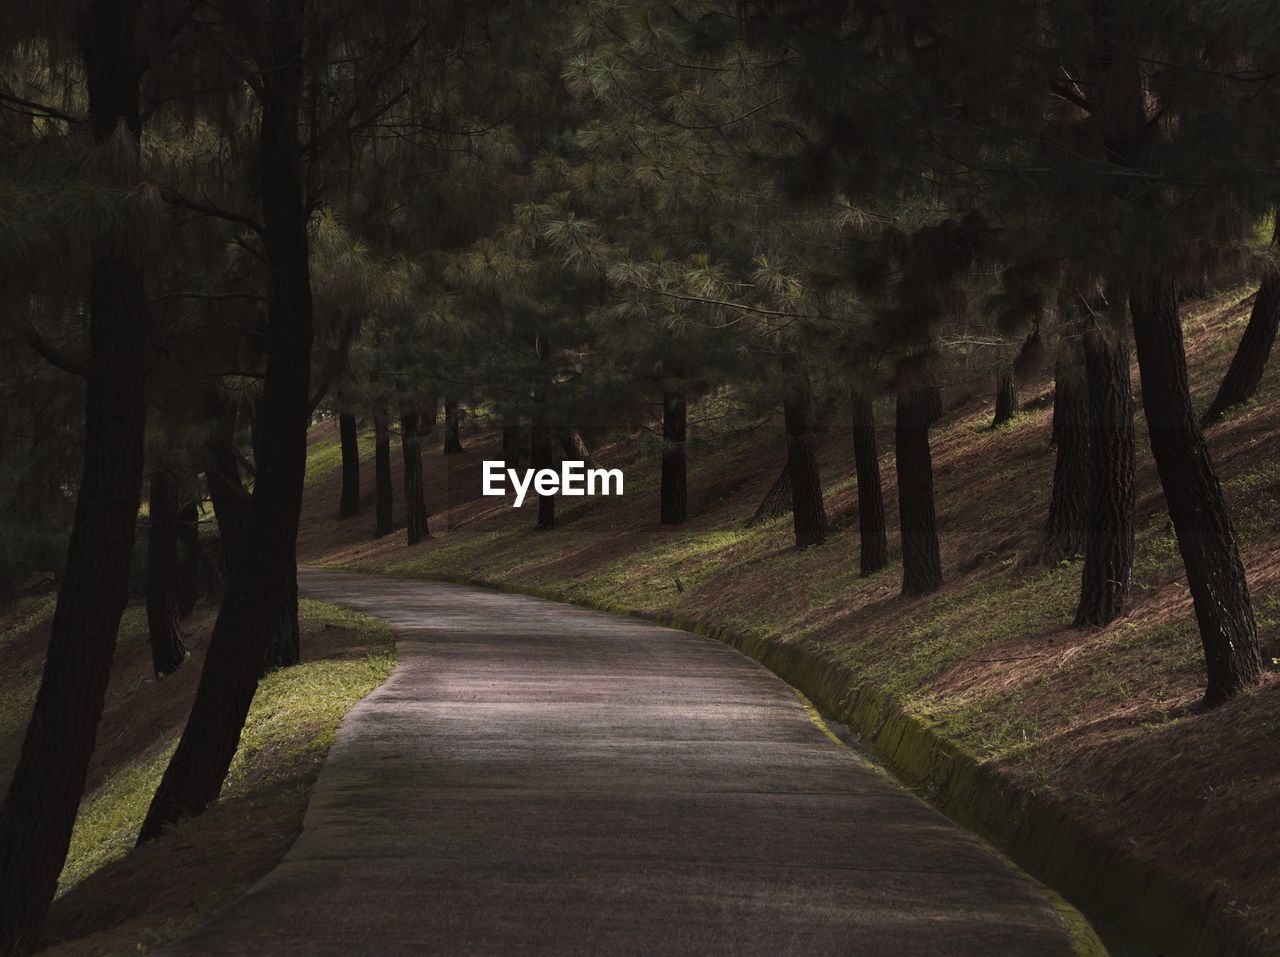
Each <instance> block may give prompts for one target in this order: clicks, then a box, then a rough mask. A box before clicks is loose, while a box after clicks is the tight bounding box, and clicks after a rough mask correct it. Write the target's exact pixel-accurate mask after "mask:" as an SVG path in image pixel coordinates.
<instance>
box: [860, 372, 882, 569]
mask: <svg viewBox="0 0 1280 957" xmlns="http://www.w3.org/2000/svg"><path fill="white" fill-rule="evenodd" d="M853 462H854V469H855V471H856V473H857V478H858V536H859V556H858V559H859V569H860V571H861V573H862V574H863V575H870V574H872V573H874V572H878V571H879V570H880V569H882V568H884V566H885V565H887V564H888V563H889V538H888V534H887V533H886V531H885V521H884V490H883V488H882V487H881V485H880V452H879V450H878V449H877V447H876V417H875V407H874V406H873V405H872V404H871V400H870V399H868V398H867V397H866V396H864V395H862V394H861V393H860V392H857V391H856V390H855V391H854V392H853Z"/></svg>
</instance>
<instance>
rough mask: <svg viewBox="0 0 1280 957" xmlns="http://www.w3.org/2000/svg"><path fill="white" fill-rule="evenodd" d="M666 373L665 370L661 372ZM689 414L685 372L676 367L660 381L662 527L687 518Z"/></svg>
mask: <svg viewBox="0 0 1280 957" xmlns="http://www.w3.org/2000/svg"><path fill="white" fill-rule="evenodd" d="M664 371H666V370H664ZM688 419H689V417H688V410H687V407H686V402H685V381H684V370H683V369H681V368H680V367H679V366H678V365H676V364H675V363H672V364H671V368H670V371H669V372H667V374H666V375H664V376H663V379H662V486H661V489H660V491H659V498H660V502H659V513H660V516H661V522H662V524H663V525H679V524H680V523H681V522H683V521H684V520H685V518H687V517H688V512H689V479H688V455H687V448H686V444H685V443H686V441H687V439H688Z"/></svg>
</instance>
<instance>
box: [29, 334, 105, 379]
mask: <svg viewBox="0 0 1280 957" xmlns="http://www.w3.org/2000/svg"><path fill="white" fill-rule="evenodd" d="M21 331H22V340H23V341H24V342H25V343H26V344H27V345H29V346H30V347H31V348H32V349H34V350H35V351H36V352H37V353H39V354H40V357H41V358H43V359H44V360H45V361H46V362H48V363H49V364H50V365H53V366H57V367H58V368H59V369H61V370H62V371H63V372H69V373H71V374H72V375H78V376H84V377H85V378H86V379H87V378H88V377H89V376H90V375H92V374H93V366H92V364H91V363H90V362H88V361H87V360H83V359H76V358H73V357H72V356H69V355H67V354H66V353H65V352H63V351H62V350H61V349H59V348H57V347H56V346H54V345H53V344H51V343H50V342H49V341H48V340H47V339H45V338H44V337H43V336H42V335H40V333H38V332H36V329H35V326H33V325H31V323H29V322H24V323H23V324H22V330H21Z"/></svg>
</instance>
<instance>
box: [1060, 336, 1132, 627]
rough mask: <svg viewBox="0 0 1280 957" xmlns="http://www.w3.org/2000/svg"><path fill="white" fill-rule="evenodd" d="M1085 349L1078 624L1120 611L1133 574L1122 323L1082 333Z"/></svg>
mask: <svg viewBox="0 0 1280 957" xmlns="http://www.w3.org/2000/svg"><path fill="white" fill-rule="evenodd" d="M1084 354H1085V380H1086V392H1087V407H1088V422H1089V452H1088V456H1089V504H1088V509H1087V513H1086V514H1087V518H1086V537H1085V547H1084V567H1083V568H1082V569H1081V572H1080V601H1079V603H1078V604H1077V606H1076V617H1075V624H1076V627H1086V626H1090V625H1095V626H1096V625H1105V624H1107V623H1108V622H1111V621H1114V620H1115V619H1116V618H1117V617H1119V616H1120V615H1121V614H1122V613H1123V612H1124V604H1125V600H1126V599H1127V598H1128V595H1129V586H1130V583H1131V581H1132V578H1133V532H1134V518H1133V509H1134V495H1135V480H1134V438H1133V395H1132V392H1131V391H1130V386H1129V349H1128V344H1127V342H1126V340H1125V335H1124V329H1123V328H1120V329H1111V330H1108V329H1104V328H1101V327H1099V326H1097V325H1096V324H1095V325H1093V326H1091V327H1090V328H1089V329H1088V330H1086V332H1085V334H1084ZM1064 425H1065V423H1064Z"/></svg>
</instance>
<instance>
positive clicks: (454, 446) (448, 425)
mask: <svg viewBox="0 0 1280 957" xmlns="http://www.w3.org/2000/svg"><path fill="white" fill-rule="evenodd" d="M463 451H465V450H464V449H463V447H462V427H461V424H460V422H459V417H458V400H457V399H451V398H449V397H448V396H446V397H445V400H444V454H445V455H455V454H457V453H458V452H463Z"/></svg>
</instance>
